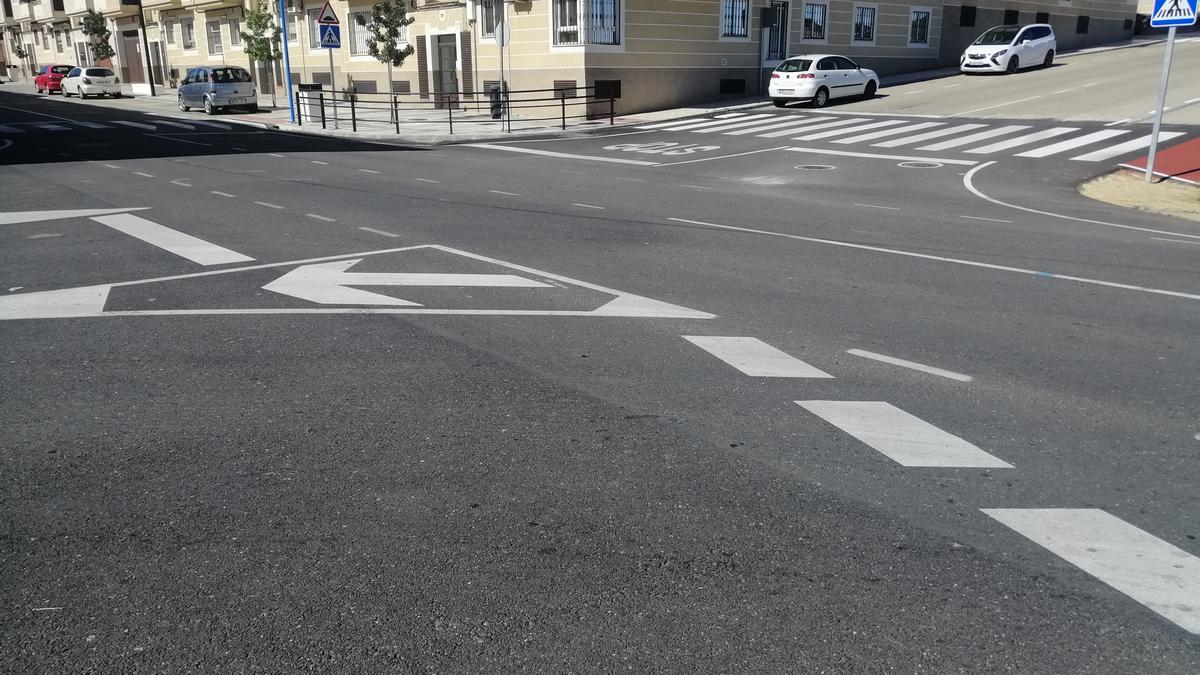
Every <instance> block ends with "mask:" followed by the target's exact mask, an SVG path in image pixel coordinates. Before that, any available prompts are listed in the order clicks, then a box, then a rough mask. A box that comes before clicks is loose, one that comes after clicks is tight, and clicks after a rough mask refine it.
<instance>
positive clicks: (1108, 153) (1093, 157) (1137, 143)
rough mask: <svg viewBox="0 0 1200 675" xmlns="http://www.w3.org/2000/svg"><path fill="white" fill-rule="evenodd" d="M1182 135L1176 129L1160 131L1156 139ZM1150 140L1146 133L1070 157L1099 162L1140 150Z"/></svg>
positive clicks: (1160, 140)
mask: <svg viewBox="0 0 1200 675" xmlns="http://www.w3.org/2000/svg"><path fill="white" fill-rule="evenodd" d="M1182 135H1183V133H1182V132H1178V131H1160V132H1159V134H1158V140H1159V142H1160V143H1161V142H1162V141H1169V140H1171V139H1172V138H1175V137H1176V136H1182ZM1150 141H1151V137H1150V136H1149V135H1146V136H1143V137H1141V138H1138V139H1135V140H1132V141H1126V142H1124V143H1120V144H1118V145H1114V146H1111V147H1108V148H1101V149H1100V150H1096V151H1094V152H1089V153H1087V154H1086V155H1079V156H1078V157H1072V158H1071V159H1072V160H1074V161H1076V162H1099V161H1101V160H1105V159H1112V158H1113V157H1117V156H1118V155H1124V154H1125V153H1127V152H1133V151H1134V150H1141V149H1142V148H1146V147H1149V146H1150Z"/></svg>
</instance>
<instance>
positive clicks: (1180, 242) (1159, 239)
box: [1150, 237, 1200, 244]
mask: <svg viewBox="0 0 1200 675" xmlns="http://www.w3.org/2000/svg"><path fill="white" fill-rule="evenodd" d="M1150 238H1151V239H1156V240H1158V241H1169V242H1171V243H1172V244H1200V241H1187V240H1185V239H1167V238H1166V237H1150Z"/></svg>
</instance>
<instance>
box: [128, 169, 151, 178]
mask: <svg viewBox="0 0 1200 675" xmlns="http://www.w3.org/2000/svg"><path fill="white" fill-rule="evenodd" d="M133 175H135V176H141V177H142V178H154V174H152V173H146V172H145V171H134V172H133Z"/></svg>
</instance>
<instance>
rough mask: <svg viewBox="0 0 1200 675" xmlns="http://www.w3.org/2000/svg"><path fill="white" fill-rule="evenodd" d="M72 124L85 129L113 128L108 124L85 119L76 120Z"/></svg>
mask: <svg viewBox="0 0 1200 675" xmlns="http://www.w3.org/2000/svg"><path fill="white" fill-rule="evenodd" d="M71 124H75V125H77V126H81V127H83V128H85V129H111V128H112V127H110V126H108V125H107V124H100V123H98V122H85V121H83V120H75V121H74V122H72V123H71Z"/></svg>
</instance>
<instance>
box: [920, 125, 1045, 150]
mask: <svg viewBox="0 0 1200 675" xmlns="http://www.w3.org/2000/svg"><path fill="white" fill-rule="evenodd" d="M1028 128H1029V127H1028V126H1026V125H1023V124H1010V125H1008V126H1004V127H997V128H995V129H988V130H987V131H980V132H979V133H976V134H971V135H969V136H960V137H958V138H952V139H950V140H948V141H942V142H940V143H933V144H932V145H924V146H921V147H919V148H917V149H918V150H928V151H930V152H936V151H938V150H948V149H950V148H957V147H959V146H960V145H969V144H971V143H974V142H976V141H983V140H987V139H989V138H994V137H996V136H1003V135H1004V134H1011V133H1015V132H1018V131H1025V130H1026V129H1028Z"/></svg>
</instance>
